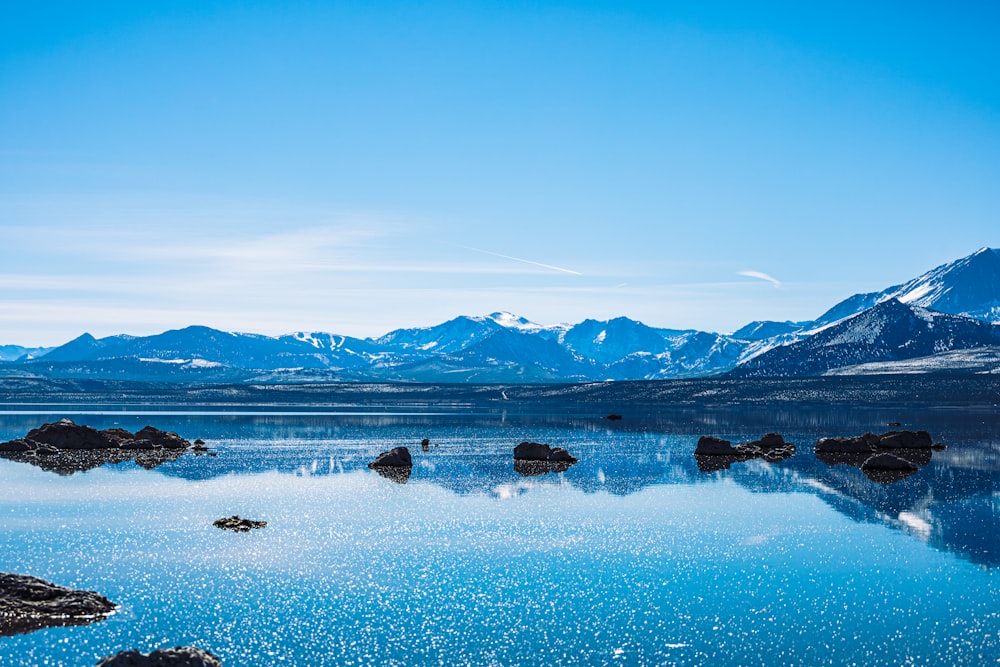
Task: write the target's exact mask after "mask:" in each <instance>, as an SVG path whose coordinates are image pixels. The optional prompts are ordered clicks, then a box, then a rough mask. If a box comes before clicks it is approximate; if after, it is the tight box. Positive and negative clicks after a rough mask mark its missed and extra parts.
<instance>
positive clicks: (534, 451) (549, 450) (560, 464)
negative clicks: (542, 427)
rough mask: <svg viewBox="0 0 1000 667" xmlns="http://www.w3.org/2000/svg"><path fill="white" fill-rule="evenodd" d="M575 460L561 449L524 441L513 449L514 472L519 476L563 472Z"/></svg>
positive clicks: (575, 460) (575, 459)
mask: <svg viewBox="0 0 1000 667" xmlns="http://www.w3.org/2000/svg"><path fill="white" fill-rule="evenodd" d="M576 462H577V458H576V457H575V456H573V455H572V454H570V453H569V452H568V451H566V450H565V449H563V448H562V447H550V446H549V445H546V444H544V443H541V442H529V441H525V442H522V443H521V444H519V445H518V446H517V447H515V448H514V470H516V471H517V472H518V474H520V475H525V476H528V475H547V474H549V473H550V472H565V471H566V470H569V467H570V466H571V465H573V464H574V463H576Z"/></svg>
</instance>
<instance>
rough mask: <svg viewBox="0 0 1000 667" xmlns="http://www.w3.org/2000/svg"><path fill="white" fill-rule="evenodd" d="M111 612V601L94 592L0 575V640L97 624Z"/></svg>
mask: <svg viewBox="0 0 1000 667" xmlns="http://www.w3.org/2000/svg"><path fill="white" fill-rule="evenodd" d="M114 610H115V604H114V603H113V602H111V600H109V599H107V598H106V597H104V596H103V595H100V594H99V593H95V592H94V591H79V590H75V589H72V588H66V587H63V586H58V585H56V584H53V583H51V582H48V581H45V580H44V579H39V578H37V577H30V576H28V575H25V574H10V573H6V572H0V637H9V636H11V635H20V634H26V633H28V632H34V631H35V630H41V629H42V628H55V627H65V626H71V625H87V624H88V623H96V622H97V621H101V620H103V619H104V618H106V617H107V616H108V615H110V614H111V613H112V612H114Z"/></svg>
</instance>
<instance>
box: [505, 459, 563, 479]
mask: <svg viewBox="0 0 1000 667" xmlns="http://www.w3.org/2000/svg"><path fill="white" fill-rule="evenodd" d="M572 465H573V462H571V461H528V460H525V459H514V470H515V471H516V472H517V474H519V475H522V476H524V477H536V476H538V475H548V474H549V473H559V472H566V471H567V470H569V469H570V466H572Z"/></svg>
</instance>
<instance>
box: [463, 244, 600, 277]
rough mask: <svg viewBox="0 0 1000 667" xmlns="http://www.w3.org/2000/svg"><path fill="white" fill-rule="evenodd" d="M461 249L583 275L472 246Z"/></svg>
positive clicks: (574, 272)
mask: <svg viewBox="0 0 1000 667" xmlns="http://www.w3.org/2000/svg"><path fill="white" fill-rule="evenodd" d="M459 247H460V248H465V249H466V250H472V251H474V252H481V253H483V254H484V255H492V256H493V257H500V258H501V259H509V260H512V261H515V262H521V263H523V264H531V265H532V266H540V267H542V268H543V269H551V270H553V271H561V272H562V273H568V274H570V275H573V276H582V275H583V274H582V273H580V272H579V271H574V270H572V269H564V268H562V267H561V266H553V265H552V264H543V263H541V262H534V261H532V260H530V259H522V258H520V257H511V256H510V255H502V254H500V253H498V252H491V251H489V250H483V249H482V248H473V247H472V246H466V245H463V246H459Z"/></svg>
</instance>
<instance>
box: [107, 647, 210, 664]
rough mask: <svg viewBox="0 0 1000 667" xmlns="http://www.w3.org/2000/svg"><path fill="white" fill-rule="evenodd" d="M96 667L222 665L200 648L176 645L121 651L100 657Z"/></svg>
mask: <svg viewBox="0 0 1000 667" xmlns="http://www.w3.org/2000/svg"><path fill="white" fill-rule="evenodd" d="M97 667H222V663H221V662H220V661H219V659H218V658H216V657H215V656H214V655H212V654H211V653H209V652H208V651H205V650H202V649H200V648H195V647H194V646H176V647H174V648H164V649H160V650H158V651H153V652H152V653H140V652H139V651H122V652H121V653H118V654H116V655H109V656H108V657H106V658H104V659H102V660H101V661H100V662H99V663H97Z"/></svg>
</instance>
